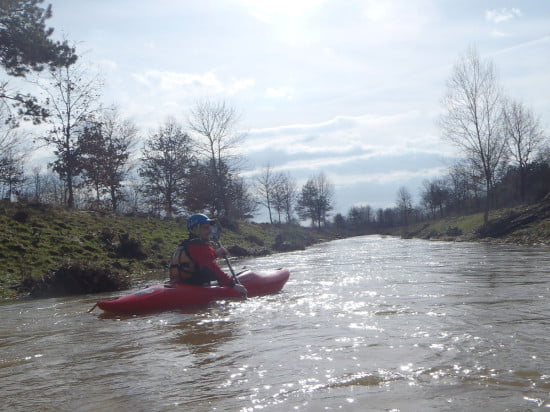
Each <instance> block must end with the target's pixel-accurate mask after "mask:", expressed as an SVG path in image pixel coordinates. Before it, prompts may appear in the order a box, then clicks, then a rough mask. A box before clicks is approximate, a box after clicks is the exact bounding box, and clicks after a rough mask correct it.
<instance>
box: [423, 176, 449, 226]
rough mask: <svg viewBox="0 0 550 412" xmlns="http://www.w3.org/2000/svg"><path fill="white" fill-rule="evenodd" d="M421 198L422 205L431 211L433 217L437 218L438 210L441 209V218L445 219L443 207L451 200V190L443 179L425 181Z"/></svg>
mask: <svg viewBox="0 0 550 412" xmlns="http://www.w3.org/2000/svg"><path fill="white" fill-rule="evenodd" d="M421 197H422V203H423V204H424V206H425V207H426V209H429V211H430V212H431V215H432V217H434V218H435V215H436V210H437V209H439V214H440V217H443V206H444V205H445V203H447V202H448V200H449V189H448V188H447V184H446V182H445V181H444V180H443V179H433V180H431V181H430V180H426V181H424V183H423V190H422V193H421Z"/></svg>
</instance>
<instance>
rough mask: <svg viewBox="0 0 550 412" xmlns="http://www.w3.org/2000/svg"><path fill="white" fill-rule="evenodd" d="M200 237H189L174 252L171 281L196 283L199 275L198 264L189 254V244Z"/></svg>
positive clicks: (171, 261)
mask: <svg viewBox="0 0 550 412" xmlns="http://www.w3.org/2000/svg"><path fill="white" fill-rule="evenodd" d="M197 240H199V239H187V240H185V241H183V242H182V244H181V245H179V246H178V247H177V249H176V250H175V251H174V253H173V254H172V258H171V259H170V282H171V283H187V284H189V283H195V282H194V280H195V279H196V278H197V277H198V276H199V268H198V266H197V264H196V263H195V262H194V261H193V259H191V257H190V256H189V245H190V244H191V242H193V241H197Z"/></svg>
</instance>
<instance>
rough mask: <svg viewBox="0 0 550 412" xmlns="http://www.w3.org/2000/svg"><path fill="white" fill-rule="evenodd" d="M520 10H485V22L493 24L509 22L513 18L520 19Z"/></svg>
mask: <svg viewBox="0 0 550 412" xmlns="http://www.w3.org/2000/svg"><path fill="white" fill-rule="evenodd" d="M521 14H522V13H521V10H520V9H518V8H512V9H507V8H501V9H493V10H487V11H486V12H485V19H486V20H487V21H490V22H493V23H497V24H498V23H503V22H505V21H508V20H511V19H513V18H515V17H521Z"/></svg>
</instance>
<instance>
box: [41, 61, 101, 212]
mask: <svg viewBox="0 0 550 412" xmlns="http://www.w3.org/2000/svg"><path fill="white" fill-rule="evenodd" d="M37 84H38V85H39V86H40V87H41V89H42V90H43V91H44V92H45V93H46V95H47V102H48V109H49V110H50V113H51V115H50V117H48V122H49V123H50V125H51V129H50V131H49V133H48V134H46V135H45V136H43V140H44V141H45V142H46V144H47V145H51V146H54V148H55V152H54V154H55V155H56V157H57V159H56V160H55V161H54V162H53V170H54V171H55V172H56V173H57V174H59V177H60V178H61V179H62V180H63V181H64V182H65V183H66V188H67V191H68V198H67V206H68V207H69V208H72V207H74V179H75V177H77V176H78V175H79V173H80V171H81V169H80V162H79V156H80V153H79V135H80V134H81V133H82V132H83V131H84V128H85V126H86V125H87V124H88V122H89V121H90V119H91V118H92V117H93V116H94V115H95V113H96V112H98V111H99V109H100V106H99V97H100V90H101V88H102V87H103V81H102V80H101V79H100V78H99V77H98V76H92V77H90V76H88V72H87V69H86V68H85V67H84V66H83V65H81V64H75V65H72V66H63V67H61V68H53V69H51V70H50V79H49V80H48V81H47V82H45V83H44V82H43V81H40V80H39V81H37Z"/></svg>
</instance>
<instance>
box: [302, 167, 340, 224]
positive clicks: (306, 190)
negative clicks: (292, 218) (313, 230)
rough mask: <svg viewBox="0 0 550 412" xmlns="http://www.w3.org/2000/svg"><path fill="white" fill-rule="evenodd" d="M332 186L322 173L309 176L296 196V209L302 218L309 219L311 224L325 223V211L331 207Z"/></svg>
mask: <svg viewBox="0 0 550 412" xmlns="http://www.w3.org/2000/svg"><path fill="white" fill-rule="evenodd" d="M333 196H334V186H333V185H332V183H331V182H330V181H329V180H328V179H327V178H326V176H325V174H324V173H322V172H321V173H320V174H318V175H317V176H314V177H312V178H310V179H309V180H308V181H307V182H306V183H305V184H304V186H302V192H301V193H300V195H299V196H298V201H297V207H296V211H297V212H298V215H299V216H300V218H302V219H311V224H312V225H313V226H315V225H317V227H318V228H319V229H320V228H321V225H323V224H324V225H326V218H327V212H329V211H330V210H332V209H333V207H334V206H333Z"/></svg>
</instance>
